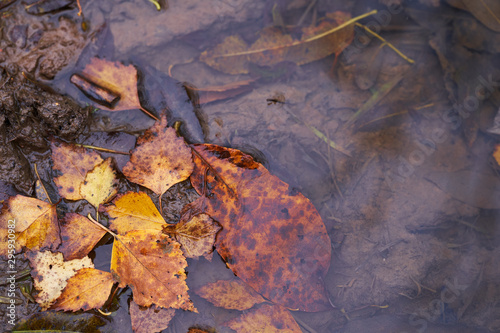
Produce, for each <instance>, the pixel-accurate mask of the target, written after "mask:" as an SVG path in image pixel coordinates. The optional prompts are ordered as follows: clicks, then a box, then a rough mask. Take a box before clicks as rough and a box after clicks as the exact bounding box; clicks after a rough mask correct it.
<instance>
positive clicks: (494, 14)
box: [462, 0, 500, 32]
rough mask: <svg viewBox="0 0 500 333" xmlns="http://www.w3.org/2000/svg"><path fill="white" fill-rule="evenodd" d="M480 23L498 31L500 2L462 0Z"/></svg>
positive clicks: (495, 0)
mask: <svg viewBox="0 0 500 333" xmlns="http://www.w3.org/2000/svg"><path fill="white" fill-rule="evenodd" d="M462 3H463V4H464V5H465V7H467V9H468V10H469V11H470V12H471V14H472V15H474V17H475V18H477V19H478V20H479V21H481V23H483V24H484V25H485V26H487V27H488V28H490V29H491V30H493V31H496V32H500V2H498V1H497V0H481V1H462Z"/></svg>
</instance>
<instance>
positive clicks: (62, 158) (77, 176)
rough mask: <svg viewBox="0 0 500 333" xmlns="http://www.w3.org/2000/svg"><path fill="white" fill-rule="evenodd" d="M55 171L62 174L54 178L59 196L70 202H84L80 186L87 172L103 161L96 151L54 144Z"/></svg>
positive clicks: (65, 144) (52, 147)
mask: <svg viewBox="0 0 500 333" xmlns="http://www.w3.org/2000/svg"><path fill="white" fill-rule="evenodd" d="M51 150H52V160H53V161H54V166H53V169H54V170H55V171H58V172H60V173H62V175H61V176H59V177H56V178H54V183H55V184H56V185H57V189H58V191H59V194H60V195H61V196H62V197H63V198H65V199H68V200H82V199H83V197H82V196H81V194H80V185H81V184H82V183H83V182H84V181H85V177H86V176H87V172H89V171H90V170H92V169H93V168H95V166H96V165H98V164H100V163H101V162H102V161H103V160H102V158H101V156H100V155H99V154H97V153H96V152H95V151H91V150H87V149H85V148H81V147H78V146H75V145H70V144H67V143H63V142H61V143H56V142H52V145H51Z"/></svg>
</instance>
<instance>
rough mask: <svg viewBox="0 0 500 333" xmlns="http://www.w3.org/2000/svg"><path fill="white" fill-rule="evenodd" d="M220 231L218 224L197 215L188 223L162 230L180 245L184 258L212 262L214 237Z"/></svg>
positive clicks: (202, 215)
mask: <svg viewBox="0 0 500 333" xmlns="http://www.w3.org/2000/svg"><path fill="white" fill-rule="evenodd" d="M220 229H221V226H220V224H219V223H217V221H214V220H213V219H212V218H211V217H210V216H208V215H207V214H199V215H196V216H194V217H193V218H191V219H190V220H189V221H188V222H183V221H181V222H179V223H177V224H175V225H165V226H164V228H163V230H164V232H165V233H168V234H171V235H173V236H174V237H175V239H176V240H177V241H178V242H179V243H180V244H181V249H182V252H183V253H184V256H185V257H186V258H198V257H201V256H205V258H206V259H207V260H212V250H213V247H214V242H215V236H216V235H217V232H219V230H220Z"/></svg>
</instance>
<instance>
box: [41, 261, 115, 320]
mask: <svg viewBox="0 0 500 333" xmlns="http://www.w3.org/2000/svg"><path fill="white" fill-rule="evenodd" d="M113 283H114V281H113V276H112V275H111V273H108V272H103V271H100V270H98V269H95V268H82V269H80V270H79V271H78V272H76V274H75V275H73V276H72V277H71V278H69V279H68V281H67V285H66V287H65V288H64V289H63V291H62V294H61V296H59V298H58V299H57V300H56V302H55V303H54V304H53V305H52V306H51V307H50V309H51V310H64V311H73V312H75V311H78V310H80V309H82V310H83V311H88V310H91V309H98V308H100V307H102V306H103V305H104V303H106V301H107V300H108V297H109V293H110V292H111V287H113Z"/></svg>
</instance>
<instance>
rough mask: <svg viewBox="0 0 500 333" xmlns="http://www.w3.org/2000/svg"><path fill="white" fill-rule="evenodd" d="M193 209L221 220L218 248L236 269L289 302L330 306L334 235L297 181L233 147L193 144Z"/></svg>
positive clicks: (307, 307) (274, 296) (261, 290)
mask: <svg viewBox="0 0 500 333" xmlns="http://www.w3.org/2000/svg"><path fill="white" fill-rule="evenodd" d="M193 156H194V162H195V170H194V171H193V174H192V176H191V182H192V184H193V186H194V188H195V189H196V190H197V191H198V193H200V194H201V195H202V196H201V197H200V198H199V199H197V201H195V202H194V203H193V204H192V205H191V207H190V208H191V209H192V210H196V211H199V212H204V213H206V214H208V215H210V216H211V217H212V218H213V219H215V220H216V221H218V222H219V223H220V224H221V225H222V230H221V231H220V232H219V233H218V235H217V239H216V249H217V251H218V252H219V254H220V255H221V256H222V258H223V259H224V260H225V261H226V262H227V265H228V267H229V268H231V270H232V271H233V272H234V273H235V274H236V275H237V276H238V277H239V278H240V279H242V280H243V281H244V282H245V283H247V284H248V285H250V286H251V287H252V288H253V289H255V290H256V291H257V292H258V293H260V294H261V295H263V296H264V297H266V298H267V299H269V300H271V301H273V302H275V303H277V304H280V305H283V306H285V307H287V308H291V309H298V310H302V311H323V310H327V309H330V308H331V305H330V303H329V301H328V298H327V296H326V295H327V293H326V291H325V288H324V285H323V278H324V276H325V274H326V272H327V271H328V268H329V266H330V258H331V241H330V238H329V236H328V234H327V232H326V228H325V225H324V224H323V222H322V220H321V217H320V216H319V214H318V212H317V210H316V208H315V207H314V206H313V205H312V204H311V202H310V201H309V200H308V199H307V198H305V197H304V196H303V195H302V194H301V193H300V192H298V191H297V190H296V189H294V188H292V187H290V186H289V185H288V184H286V183H284V182H283V181H281V180H280V179H279V178H277V177H276V176H273V175H271V174H270V173H269V171H268V170H267V169H266V168H265V167H264V166H262V165H261V164H259V163H257V162H255V161H254V160H253V158H252V157H251V156H249V155H246V154H244V153H242V152H241V151H239V150H236V149H230V148H223V147H219V146H216V145H210V144H204V145H195V146H194V154H193Z"/></svg>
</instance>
